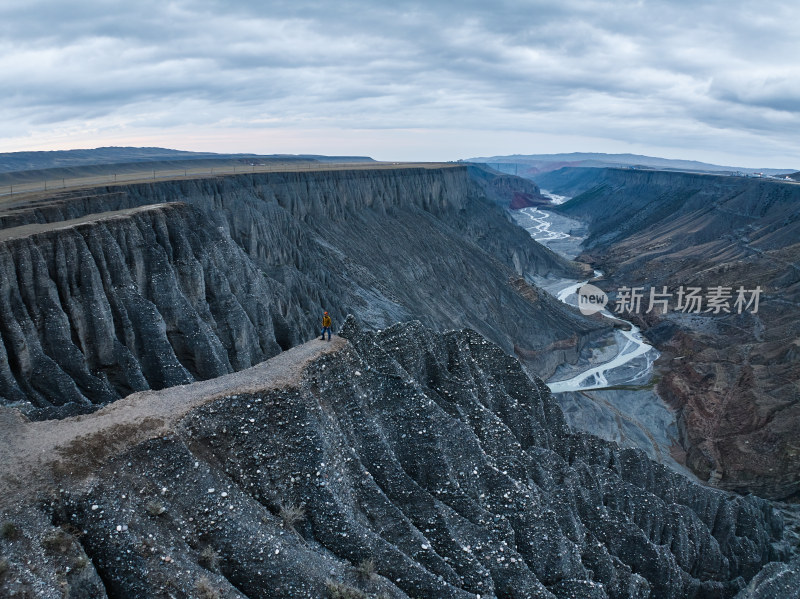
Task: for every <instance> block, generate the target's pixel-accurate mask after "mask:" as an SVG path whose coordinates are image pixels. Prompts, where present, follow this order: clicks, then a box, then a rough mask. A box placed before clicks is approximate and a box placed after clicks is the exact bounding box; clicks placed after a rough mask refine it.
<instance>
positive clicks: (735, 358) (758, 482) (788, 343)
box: [559, 169, 800, 498]
mask: <svg viewBox="0 0 800 599" xmlns="http://www.w3.org/2000/svg"><path fill="white" fill-rule="evenodd" d="M589 170H592V172H589V173H587V172H583V171H579V172H578V173H576V181H578V182H580V183H581V185H588V184H589V183H590V182H591V185H592V186H591V187H590V188H589V189H588V190H587V191H585V192H584V193H582V194H581V195H579V196H577V197H575V198H574V199H573V200H571V201H570V202H568V203H567V204H564V205H563V206H561V207H559V210H563V211H564V212H565V213H568V214H570V215H573V216H578V217H580V218H585V219H588V221H589V223H590V225H589V231H590V237H589V239H588V241H587V252H586V254H585V255H584V256H583V259H585V260H587V261H592V262H594V263H595V264H596V265H597V266H598V268H602V270H603V271H604V273H605V275H606V277H607V278H608V279H609V281H607V282H606V284H605V287H606V288H607V289H610V290H614V289H616V288H618V287H620V286H622V285H625V286H628V287H643V288H644V289H645V296H646V297H647V293H649V291H648V288H649V287H650V286H654V287H655V288H656V291H657V292H661V291H662V287H664V286H666V287H667V289H668V292H671V293H673V294H676V293H677V291H678V290H679V288H680V287H681V286H682V287H684V288H685V289H688V288H689V287H696V288H700V289H701V290H703V295H705V294H706V292H707V290H709V289H714V288H716V287H722V288H727V289H728V290H729V292H730V293H731V295H732V298H731V300H730V302H729V310H730V313H726V312H722V313H719V314H714V313H709V312H708V311H707V310H708V306H707V305H706V304H704V305H703V307H702V308H701V311H700V313H699V314H685V313H683V312H681V311H679V310H676V309H675V308H676V302H677V298H676V296H675V295H673V298H672V304H671V309H670V312H668V313H667V314H666V315H660V314H657V312H658V310H656V311H655V312H654V313H653V314H650V315H645V314H643V312H644V308H643V309H642V314H641V318H640V319H639V323H640V324H641V325H642V326H643V327H644V328H645V329H646V331H645V334H647V335H648V336H649V337H650V338H651V340H652V341H653V342H654V343H655V344H656V345H657V346H658V348H659V350H660V351H661V352H662V358H661V360H660V362H659V364H658V366H659V367H660V370H661V373H662V377H661V382H660V384H659V392H660V394H661V395H662V397H664V398H665V399H667V400H669V401H670V402H671V403H672V404H673V405H674V406H675V407H676V408H678V410H679V424H680V426H681V430H682V433H683V444H684V447H685V450H686V456H685V459H686V463H687V465H688V466H690V467H691V468H692V469H694V471H695V472H696V473H698V475H699V476H701V477H702V478H703V479H704V480H710V481H711V482H712V483H714V484H716V485H719V486H722V487H725V488H728V489H734V490H737V491H740V492H753V493H756V494H758V495H760V496H765V497H770V498H789V497H796V496H797V493H798V492H799V491H800V447H798V445H797V442H796V430H797V425H798V423H799V422H800V390H798V386H797V380H798V377H800V351H798V347H800V324H799V323H800V244H798V239H800V186H798V185H795V184H790V183H782V182H778V181H769V180H759V179H745V178H740V177H723V176H712V175H692V174H687V173H668V172H646V171H642V172H640V171H632V170H616V169H607V170H606V171H602V170H597V169H584V171H589ZM590 175H591V177H590ZM739 287H743V288H744V289H746V290H753V289H755V288H756V287H760V288H761V290H762V293H761V296H760V301H759V307H758V312H757V313H754V312H753V309H752V306H751V308H750V309H744V310H742V313H741V314H739V313H737V312H738V311H737V309H736V308H735V306H734V303H733V302H734V301H735V299H736V295H737V289H738V288H739ZM748 299H749V294H748Z"/></svg>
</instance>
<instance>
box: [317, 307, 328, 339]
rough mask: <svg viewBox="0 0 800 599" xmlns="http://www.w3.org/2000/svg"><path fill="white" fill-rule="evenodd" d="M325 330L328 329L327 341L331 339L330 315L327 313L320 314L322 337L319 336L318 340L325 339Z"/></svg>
mask: <svg viewBox="0 0 800 599" xmlns="http://www.w3.org/2000/svg"><path fill="white" fill-rule="evenodd" d="M325 331H328V341H330V340H331V317H330V316H328V313H327V312H325V314H323V315H322V337H320V338H319V339H320V341H322V340H323V339H325Z"/></svg>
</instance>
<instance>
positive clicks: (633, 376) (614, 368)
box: [513, 197, 688, 474]
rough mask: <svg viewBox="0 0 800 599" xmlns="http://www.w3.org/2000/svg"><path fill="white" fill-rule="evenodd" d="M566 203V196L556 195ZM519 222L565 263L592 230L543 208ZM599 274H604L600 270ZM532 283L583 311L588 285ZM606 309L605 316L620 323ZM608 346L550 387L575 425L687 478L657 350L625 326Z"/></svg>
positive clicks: (566, 368) (518, 216)
mask: <svg viewBox="0 0 800 599" xmlns="http://www.w3.org/2000/svg"><path fill="white" fill-rule="evenodd" d="M557 199H558V200H559V201H558V202H554V203H561V201H563V200H565V199H566V198H561V197H558V198H557ZM513 216H514V218H515V220H516V221H517V223H518V224H519V225H520V226H522V227H523V228H524V229H525V230H527V231H528V232H529V233H530V234H531V237H533V238H534V239H535V240H536V241H538V242H539V243H541V244H543V245H545V246H547V247H549V248H550V249H551V250H553V251H554V252H556V253H558V254H561V255H562V256H564V257H565V258H568V259H574V258H575V257H576V256H578V254H580V252H581V242H582V241H583V239H585V237H586V226H585V224H584V223H581V222H580V221H576V220H574V219H570V218H567V217H564V216H562V215H560V214H557V213H553V212H550V211H548V210H546V209H541V208H523V209H522V210H518V211H515V212H514V213H513ZM595 277H596V278H599V277H602V273H601V272H599V271H595ZM534 282H535V283H536V284H537V285H538V286H539V287H540V288H542V289H544V290H545V291H547V292H548V293H550V294H552V295H554V296H555V297H556V298H557V299H558V300H560V301H562V302H564V303H567V304H570V305H572V306H575V307H576V308H577V290H578V289H579V288H580V287H582V286H583V285H584V284H585V283H586V282H587V281H577V280H570V279H563V278H553V277H548V278H545V277H539V278H535V279H534ZM608 308H611V309H612V310H613V305H612V306H607V308H606V309H604V310H603V311H602V312H601V315H602V316H603V317H604V318H607V319H609V320H610V321H611V320H613V321H619V320H620V319H619V318H618V317H617V316H615V315H614V314H613V313H612V311H609V309H608ZM626 327H629V329H630V330H625V329H624V328H615V329H614V330H613V332H612V333H610V334H609V336H608V338H607V339H605V340H604V341H603V342H600V343H597V344H594V345H593V346H592V347H589V348H587V349H586V350H585V351H584V352H582V355H581V357H580V359H579V360H578V361H577V362H576V363H575V364H563V365H561V366H559V368H558V369H557V370H556V372H555V373H554V374H553V375H552V376H551V377H550V379H548V381H547V385H548V387H549V388H550V390H551V391H552V392H553V396H554V397H555V398H556V400H557V401H558V402H559V404H560V405H561V407H562V410H563V411H564V415H565V417H566V418H567V422H568V423H569V425H570V426H571V427H573V428H577V429H581V430H585V431H587V432H590V433H592V434H595V435H597V436H600V437H603V438H605V439H608V440H611V441H616V442H617V443H619V444H620V445H622V446H628V447H637V448H639V449H642V450H643V451H645V452H646V453H647V454H648V455H650V457H651V458H653V459H655V460H656V461H659V462H662V463H664V464H666V465H669V466H670V467H672V468H674V469H676V470H679V471H680V472H681V473H682V474H687V473H688V470H686V469H685V468H684V467H683V466H681V465H680V464H678V463H677V462H676V461H675V460H674V459H673V457H672V455H671V452H672V450H673V448H676V447H678V446H679V444H678V441H677V436H678V431H677V424H676V421H675V415H674V413H673V412H672V410H671V409H670V408H669V407H668V406H667V405H666V404H665V403H664V402H663V401H662V400H661V398H660V397H659V396H658V394H657V393H656V392H655V382H656V381H655V379H654V373H653V363H654V362H655V360H656V359H657V358H658V355H659V353H658V351H657V350H656V349H655V348H653V347H652V346H651V345H650V344H649V343H647V340H646V339H645V338H644V337H643V336H642V335H641V332H640V331H639V328H638V327H636V326H635V325H633V324H631V323H627V324H626Z"/></svg>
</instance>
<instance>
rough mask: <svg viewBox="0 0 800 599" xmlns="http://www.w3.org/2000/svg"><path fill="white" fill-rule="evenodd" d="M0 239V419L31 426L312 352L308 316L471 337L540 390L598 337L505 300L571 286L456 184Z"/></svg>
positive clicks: (104, 191)
mask: <svg viewBox="0 0 800 599" xmlns="http://www.w3.org/2000/svg"><path fill="white" fill-rule="evenodd" d="M523 183H524V182H523ZM0 224H1V226H2V227H3V228H2V229H0V272H2V279H1V280H0V341H2V343H0V352H4V353H3V355H0V358H2V360H0V365H1V366H0V403H14V402H16V403H17V404H18V405H20V406H21V407H22V408H23V409H25V410H26V411H27V412H28V413H29V414H30V415H31V416H33V417H37V418H46V417H58V416H63V415H66V414H74V413H78V412H85V411H87V410H91V409H93V408H94V407H95V406H96V405H99V404H103V403H107V402H108V401H112V400H114V399H116V398H119V397H122V396H125V395H127V394H128V393H131V392H133V391H140V390H145V389H160V388H164V387H168V386H171V385H176V384H182V383H186V382H190V381H193V380H201V379H208V378H213V377H217V376H219V375H221V374H225V373H228V372H232V371H236V370H240V369H242V368H247V367H248V366H250V365H252V364H254V363H256V362H258V361H260V360H264V359H266V358H268V357H270V356H272V355H275V353H277V352H278V351H280V350H281V349H286V348H288V347H291V346H293V345H295V344H297V343H299V342H301V341H305V340H307V339H310V338H311V337H312V336H314V334H315V333H316V327H317V324H318V322H319V318H320V315H321V312H322V310H323V309H325V310H328V311H330V312H331V315H332V316H333V319H334V326H335V327H336V326H338V325H340V324H341V322H342V321H343V319H344V316H345V314H346V313H348V312H353V313H355V314H356V315H358V316H359V318H361V319H362V320H363V321H364V322H366V323H368V324H369V325H371V326H374V327H385V326H388V325H389V324H391V323H394V322H397V321H399V320H404V319H408V318H410V317H412V315H413V317H415V318H419V319H420V320H422V321H423V322H424V323H425V324H427V325H429V326H434V327H437V328H440V329H446V328H454V327H461V326H465V325H470V326H472V327H473V328H475V329H477V330H479V331H480V332H481V333H483V334H485V335H487V336H488V337H489V338H491V339H492V340H494V341H495V342H497V343H500V344H501V345H502V346H503V347H504V348H505V349H506V350H507V351H509V352H511V351H513V350H514V348H515V347H516V348H518V350H519V353H520V355H521V356H523V358H524V359H525V360H526V363H527V364H528V365H529V366H530V367H531V368H533V369H534V371H537V372H541V373H542V374H547V373H548V372H550V371H552V370H553V369H554V368H555V367H556V366H557V365H558V364H559V363H561V362H563V361H564V360H574V359H575V358H576V356H577V352H578V351H580V349H581V347H582V346H583V345H584V344H585V343H586V342H587V341H588V340H589V339H590V337H591V336H592V335H599V334H602V332H603V330H602V328H601V327H600V326H599V325H598V324H596V323H594V322H592V321H590V320H588V319H586V318H583V317H581V316H580V314H578V313H577V312H575V311H571V310H568V309H565V308H564V307H563V306H562V305H560V304H559V303H558V302H556V301H554V300H552V299H551V298H549V297H547V296H545V295H537V294H536V293H534V294H531V293H527V292H526V289H527V287H529V286H527V284H524V285H522V287H520V283H519V281H520V280H521V278H523V277H526V276H528V277H529V276H531V275H532V274H533V273H539V274H544V273H547V272H555V273H562V274H564V273H571V274H578V273H580V272H581V269H580V267H579V266H578V265H576V264H574V263H569V262H566V261H564V260H563V259H561V258H559V257H558V256H556V255H555V254H553V253H552V252H549V251H548V250H546V249H544V248H542V247H541V246H539V245H538V244H536V243H534V242H532V241H531V240H530V239H529V237H528V236H527V235H526V233H525V232H524V231H523V230H521V229H519V228H518V227H516V226H515V225H514V224H513V223H512V222H511V221H510V219H509V218H508V217H507V215H506V214H505V212H504V210H503V209H502V208H501V207H500V206H498V205H497V204H496V203H495V202H494V201H493V200H491V199H487V197H486V195H485V193H484V192H483V190H482V187H481V186H480V185H478V184H477V183H475V182H474V181H473V179H472V178H471V177H470V175H469V172H468V170H467V167H459V166H455V167H452V168H438V169H426V168H395V169H391V168H382V169H376V170H338V171H320V172H315V171H303V172H286V173H266V174H254V175H235V176H221V177H206V178H199V179H190V180H181V181H165V182H154V183H141V184H131V185H121V186H118V187H107V188H105V187H104V188H98V189H91V190H79V191H69V192H64V193H61V194H58V195H56V196H42V197H39V198H38V199H37V198H33V199H28V200H25V201H23V202H21V203H20V204H18V205H8V204H7V205H6V206H4V210H3V212H2V213H0ZM522 281H523V283H524V279H522ZM523 288H524V289H523ZM563 340H572V342H571V343H569V344H567V346H566V347H565V348H564V349H562V350H559V351H553V352H550V351H542V350H543V349H545V348H547V347H552V346H553V344H555V343H557V342H558V341H563Z"/></svg>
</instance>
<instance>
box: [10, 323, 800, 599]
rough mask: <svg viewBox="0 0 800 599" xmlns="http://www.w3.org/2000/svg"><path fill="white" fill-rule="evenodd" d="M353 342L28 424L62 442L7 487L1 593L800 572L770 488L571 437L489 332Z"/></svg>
mask: <svg viewBox="0 0 800 599" xmlns="http://www.w3.org/2000/svg"><path fill="white" fill-rule="evenodd" d="M342 334H343V335H344V337H345V338H347V339H348V340H349V343H341V342H340V341H339V340H335V341H334V342H333V343H332V344H328V343H327V342H325V343H323V342H319V341H315V342H311V343H310V344H306V345H305V346H299V347H297V348H294V349H292V350H290V351H289V352H286V353H284V354H282V355H281V356H279V357H277V358H275V360H277V361H279V363H285V362H287V359H288V358H292V356H300V355H305V356H311V355H313V353H314V352H315V351H319V350H315V349H313V348H315V347H317V348H326V349H328V348H332V349H331V350H330V351H327V352H325V353H322V354H321V355H318V356H317V357H316V358H311V361H310V362H308V363H307V364H306V365H305V366H304V367H303V368H302V371H301V373H300V374H294V375H290V374H289V373H288V372H287V371H286V370H285V368H286V367H287V365H288V363H287V365H284V366H280V367H277V368H272V369H271V368H270V366H269V365H270V363H271V362H272V361H270V362H267V363H266V364H265V365H262V366H259V367H258V368H261V369H264V370H260V371H257V372H264V373H269V374H268V375H267V376H268V378H265V379H264V380H263V382H262V387H261V388H260V389H259V388H258V386H253V384H254V383H255V382H256V381H257V380H258V377H257V376H255V377H253V376H249V377H247V380H248V383H247V385H246V386H244V387H240V386H237V385H236V384H235V381H236V380H239V379H237V378H236V377H245V376H247V373H248V372H249V371H244V372H242V373H239V374H237V375H231V376H233V377H234V378H232V379H224V380H229V381H230V385H229V387H228V388H227V389H226V388H225V387H224V384H223V385H217V384H215V385H214V388H213V390H211V389H210V387H209V383H197V384H195V385H193V386H189V387H184V388H175V389H168V390H164V391H160V392H151V393H147V394H139V395H137V396H132V397H129V398H126V399H125V400H122V401H120V402H117V403H115V404H113V405H112V406H109V407H108V408H106V409H105V410H104V411H103V412H100V413H96V414H92V415H89V416H85V417H83V418H82V420H81V421H80V422H73V421H71V420H64V421H59V422H38V423H24V422H21V421H20V422H18V423H17V424H16V425H15V426H16V432H17V436H18V438H24V439H26V440H27V441H26V442H28V443H34V444H35V443H36V439H37V438H39V439H41V438H42V436H41V435H40V434H39V435H37V430H39V429H41V430H42V431H44V430H45V429H46V430H47V431H48V432H49V434H48V435H47V439H48V440H49V441H51V442H53V443H55V445H54V446H53V447H52V448H51V452H52V453H51V452H48V453H47V454H46V455H44V456H43V458H42V460H41V462H40V467H39V468H38V469H37V471H38V473H39V474H41V473H42V472H44V471H45V470H47V467H48V466H51V467H52V473H53V476H54V478H53V479H52V481H50V482H49V483H47V484H45V483H43V482H41V481H39V482H38V483H37V484H36V485H34V484H33V483H32V482H31V481H32V480H34V479H32V478H30V477H29V478H27V479H26V473H30V472H31V471H30V469H27V470H26V469H25V468H16V466H15V468H14V471H15V472H17V476H18V478H17V479H15V480H11V481H9V480H5V479H4V480H3V483H4V484H5V486H4V487H3V491H4V492H3V495H2V505H3V507H4V508H5V509H4V511H3V513H2V515H1V516H0V520H2V522H3V523H4V524H3V530H11V531H13V532H14V534H13V535H11V537H13V538H10V537H9V536H6V537H4V538H2V539H0V546H2V547H3V555H4V556H5V558H4V559H5V574H4V575H2V576H1V577H0V592H3V593H6V594H8V592H9V589H15V590H16V591H17V592H19V593H22V592H25V591H27V592H29V594H33V595H34V596H39V597H49V596H61V595H60V594H58V593H61V592H63V591H64V590H65V589H66V590H69V591H72V590H73V586H72V585H73V584H74V585H81V586H79V587H78V588H79V589H85V590H84V591H83V592H84V593H85V594H84V596H96V597H104V596H109V597H153V596H160V595H161V594H172V595H173V596H176V597H188V596H193V597H194V596H219V597H301V596H302V597H324V596H330V597H337V596H348V597H361V596H367V594H370V596H380V595H381V594H383V595H384V596H389V597H459V598H460V597H463V598H468V597H473V598H474V597H478V596H481V597H501V598H510V597H540V598H543V599H544V598H548V599H553V598H559V599H561V598H565V599H566V598H568V597H581V598H598V599H600V598H620V599H622V598H628V597H642V598H645V597H651V598H656V597H658V598H678V597H681V598H684V597H694V598H698V599H699V598H705V597H721V598H724V597H733V596H735V595H736V594H737V593H738V592H739V591H741V590H742V589H744V587H745V586H746V585H747V583H748V582H749V581H751V579H752V581H753V582H752V583H751V587H753V588H767V587H765V586H763V585H764V584H765V583H764V581H765V580H767V579H770V578H771V577H773V576H772V574H770V573H772V572H778V571H791V568H793V567H794V566H786V565H783V564H782V563H781V562H780V561H777V562H774V563H773V564H772V565H769V566H767V570H764V573H762V574H758V573H759V571H761V570H762V568H763V566H764V564H766V563H767V562H769V561H770V560H782V559H785V557H786V552H785V549H786V548H785V545H784V542H783V540H782V534H781V522H780V518H778V517H777V516H776V515H775V514H774V513H773V512H772V510H771V508H770V507H769V506H768V504H767V503H766V502H764V501H761V500H758V499H755V498H745V497H738V496H735V495H731V494H728V493H726V492H723V491H718V490H713V489H709V488H705V487H702V486H699V485H697V484H694V483H691V482H689V481H688V480H687V479H685V478H683V477H680V476H679V475H677V474H676V473H674V472H672V471H670V470H669V469H667V468H665V467H662V466H659V465H657V464H655V463H653V462H651V461H649V460H648V459H646V458H645V457H644V455H643V454H642V453H641V452H638V451H635V450H621V449H619V448H618V447H617V446H615V445H614V444H611V443H607V442H604V441H601V440H598V439H597V438H594V437H591V436H589V435H585V434H573V433H570V432H569V431H568V429H567V427H566V426H565V424H564V420H563V416H562V414H561V411H560V410H559V408H558V407H557V405H556V404H555V403H554V401H553V399H552V398H551V396H550V394H549V392H548V391H547V388H546V387H545V385H544V384H543V383H542V382H541V381H540V380H531V379H529V378H528V377H527V376H526V375H525V373H524V372H523V370H522V369H521V367H520V365H519V363H518V362H517V361H516V360H514V359H513V358H511V357H510V356H508V355H507V354H506V353H504V352H503V351H502V350H501V349H500V348H499V347H497V346H495V345H493V344H491V343H489V342H487V340H486V339H484V338H482V337H481V336H480V335H478V334H476V333H475V332H474V331H470V330H462V331H453V332H449V333H445V334H440V333H435V332H433V331H431V330H429V329H426V328H425V327H423V326H422V325H420V324H419V323H409V324H404V325H397V326H393V327H390V328H388V329H386V330H383V331H381V332H377V333H372V332H366V331H364V330H362V329H361V327H360V326H359V325H357V324H356V323H355V321H354V320H348V321H347V322H346V323H345V325H344V327H343V331H342ZM337 344H338V345H337ZM280 361H282V362H280ZM282 377H285V378H284V379H282ZM276 379H277V381H280V380H285V381H286V382H283V383H280V382H277V383H276ZM186 402H189V403H188V404H187V403H186ZM131 413H134V414H135V416H136V420H137V421H138V422H141V423H142V426H141V427H139V429H138V430H135V431H129V430H128V429H127V428H126V427H125V425H124V423H125V422H126V418H127V417H129V416H130V414H131ZM170 414H172V415H171V416H170ZM154 420H158V421H159V422H160V424H158V423H156V424H153V422H154ZM0 422H2V421H0ZM78 425H80V426H78ZM148 427H149V428H150V429H151V430H152V432H151V433H150V437H149V438H143V437H142V436H141V435H142V433H143V431H146V429H147V428H148ZM70 431H72V432H70ZM81 431H83V432H84V433H85V432H86V431H90V433H89V434H85V436H82V437H81V436H79V435H80V434H81ZM4 432H7V431H5V430H4ZM75 435H78V436H75ZM2 439H3V441H4V442H6V444H8V442H7V436H6V435H4V436H3V437H2ZM12 448H13V446H12V445H8V447H6V448H4V447H3V446H2V443H0V450H3V449H6V450H8V451H5V452H4V451H0V457H3V459H4V460H13V452H12V451H11V450H12ZM97 448H102V451H96V449H97ZM59 458H60V459H61V460H64V459H68V461H67V462H63V461H59ZM84 459H88V460H89V462H88V463H86V464H84ZM58 464H61V466H59V467H56V466H57V465H58ZM73 464H74V466H72V465H73ZM82 465H83V468H82ZM10 469H11V468H9V467H7V466H6V465H5V462H4V469H3V471H4V472H5V471H7V470H10ZM89 475H91V478H86V477H87V476H89ZM9 485H10V486H9ZM48 487H50V488H52V489H54V491H53V492H52V493H50V494H48V493H47V492H46V489H47V488H48ZM55 489H57V490H55ZM45 539H50V540H47V541H45ZM53 539H62V541H59V542H55V541H53ZM34 554H35V555H37V556H38V559H39V560H40V561H37V567H36V568H35V569H34V568H29V567H27V566H26V560H30V559H31V557H30V556H32V555H34ZM63 564H72V566H71V567H70V568H67V569H66V570H65V569H63ZM65 572H66V573H65ZM51 574H54V576H52V577H51ZM754 576H755V578H754ZM98 578H99V579H100V580H102V583H103V588H100V586H99V585H98V584H97V580H98ZM773 578H774V577H773ZM771 588H777V587H771ZM791 592H792V591H789V592H787V593H778V594H774V595H772V596H771V597H773V598H774V599H789V598H790V597H792V596H793V595H791ZM203 593H211V594H209V595H204V594H203ZM337 593H340V594H337ZM344 593H347V594H344ZM753 596H759V597H760V596H764V595H753Z"/></svg>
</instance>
